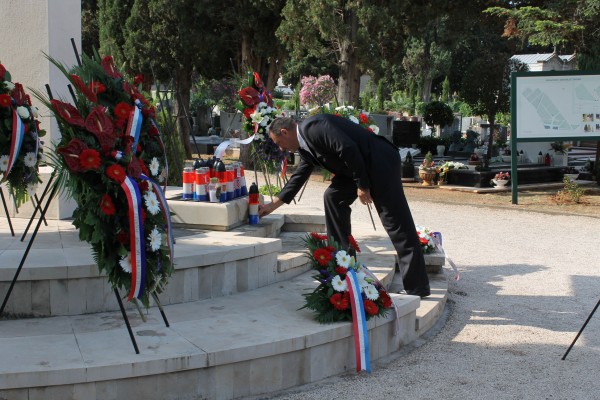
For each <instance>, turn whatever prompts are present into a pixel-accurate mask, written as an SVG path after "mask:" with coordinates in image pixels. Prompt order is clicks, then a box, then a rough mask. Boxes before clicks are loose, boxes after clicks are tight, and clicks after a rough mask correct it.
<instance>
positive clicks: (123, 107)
mask: <svg viewBox="0 0 600 400" xmlns="http://www.w3.org/2000/svg"><path fill="white" fill-rule="evenodd" d="M130 112H131V106H130V105H129V104H127V103H124V102H121V103H118V104H117V105H116V106H115V111H114V113H115V117H117V118H118V119H122V120H125V121H127V119H128V118H129V113H130Z"/></svg>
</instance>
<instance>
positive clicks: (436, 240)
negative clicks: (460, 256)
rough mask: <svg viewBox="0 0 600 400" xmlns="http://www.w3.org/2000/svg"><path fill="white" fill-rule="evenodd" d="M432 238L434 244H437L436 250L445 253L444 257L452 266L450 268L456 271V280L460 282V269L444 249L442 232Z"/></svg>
mask: <svg viewBox="0 0 600 400" xmlns="http://www.w3.org/2000/svg"><path fill="white" fill-rule="evenodd" d="M432 236H433V242H434V243H435V248H436V249H437V250H438V251H440V252H441V253H444V257H446V260H447V261H448V264H450V266H451V267H452V270H453V271H454V280H456V281H459V280H460V274H459V272H458V268H457V267H456V264H454V261H452V259H451V258H450V257H449V256H448V253H446V250H444V248H443V247H442V234H441V233H440V232H433V233H432Z"/></svg>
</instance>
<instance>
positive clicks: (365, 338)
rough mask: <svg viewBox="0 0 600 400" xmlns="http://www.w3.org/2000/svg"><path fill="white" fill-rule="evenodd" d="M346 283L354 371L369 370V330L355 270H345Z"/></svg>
mask: <svg viewBox="0 0 600 400" xmlns="http://www.w3.org/2000/svg"><path fill="white" fill-rule="evenodd" d="M346 283H347V284H348V292H349V294H350V304H351V306H352V330H353V331H354V350H355V352H356V371H357V372H360V371H367V372H371V361H370V360H369V358H370V354H369V331H368V330H367V318H366V316H365V307H364V302H363V298H362V296H361V294H360V285H359V283H358V278H357V277H356V272H354V270H353V269H352V268H348V271H347V272H346Z"/></svg>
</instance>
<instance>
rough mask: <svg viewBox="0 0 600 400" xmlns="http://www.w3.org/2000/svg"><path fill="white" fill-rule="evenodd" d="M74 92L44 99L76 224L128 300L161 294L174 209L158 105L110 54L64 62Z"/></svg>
mask: <svg viewBox="0 0 600 400" xmlns="http://www.w3.org/2000/svg"><path fill="white" fill-rule="evenodd" d="M48 58H49V60H50V61H51V62H52V63H53V64H54V65H55V66H56V67H57V68H58V69H59V70H60V71H61V72H62V73H63V74H64V75H65V77H66V78H67V79H68V80H69V82H70V84H71V85H70V86H72V88H70V91H71V94H72V96H71V97H72V99H71V101H67V100H65V99H53V98H47V97H45V96H44V95H42V94H41V93H36V96H37V97H38V98H40V100H42V101H44V102H45V104H46V106H47V107H48V108H49V109H50V111H51V112H52V114H53V115H54V117H55V118H56V122H57V124H58V127H59V129H60V132H61V135H62V137H61V139H60V141H59V142H58V143H56V144H55V154H54V155H53V156H52V157H50V159H51V161H50V163H51V165H52V166H53V167H54V168H55V171H56V174H57V178H56V180H55V182H56V185H58V186H59V187H60V189H61V190H66V191H67V192H68V194H70V195H71V196H72V197H73V198H74V200H75V201H76V202H77V208H76V210H75V211H74V213H73V224H74V225H75V226H76V227H77V228H78V229H79V238H80V239H81V240H83V241H86V242H88V243H90V244H91V246H92V250H93V257H94V260H95V262H96V264H97V265H98V268H99V269H100V271H103V272H105V273H106V274H108V279H109V281H110V282H111V283H112V285H113V287H114V288H119V289H125V290H128V292H129V295H128V300H132V299H134V298H137V299H140V300H141V301H142V303H143V304H144V305H145V306H146V307H147V306H149V299H150V296H151V295H153V294H155V293H160V292H161V291H162V290H163V288H164V286H165V285H166V283H167V281H168V278H169V276H170V275H171V273H172V272H173V253H172V249H173V239H172V232H171V228H170V211H169V207H168V205H167V202H166V200H165V199H164V196H163V188H161V187H160V186H159V185H160V184H161V183H162V184H164V185H165V186H166V176H167V173H168V170H167V159H166V154H165V148H164V145H163V142H162V140H161V136H160V133H159V130H158V128H157V125H156V122H155V120H154V113H155V111H154V108H153V107H152V106H151V105H150V103H149V102H148V100H147V99H146V98H145V96H144V95H143V94H142V93H141V92H140V89H138V85H140V86H141V83H142V79H143V78H142V77H141V75H138V76H137V77H136V78H135V79H134V81H133V82H132V81H131V80H129V79H127V78H126V77H125V76H124V75H123V74H122V73H121V72H120V71H119V70H117V69H116V68H115V66H114V63H113V59H112V57H111V56H105V57H100V55H99V54H98V53H95V54H94V56H93V57H88V56H87V55H85V54H84V55H83V57H82V62H81V65H79V66H75V67H73V68H71V69H67V67H65V66H64V65H62V64H61V63H59V62H58V61H56V60H54V59H52V58H51V57H48Z"/></svg>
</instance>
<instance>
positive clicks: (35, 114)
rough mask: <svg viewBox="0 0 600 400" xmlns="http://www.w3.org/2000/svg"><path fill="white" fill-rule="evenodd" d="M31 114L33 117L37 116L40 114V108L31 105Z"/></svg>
mask: <svg viewBox="0 0 600 400" xmlns="http://www.w3.org/2000/svg"><path fill="white" fill-rule="evenodd" d="M31 114H33V118H37V117H39V116H40V110H39V109H38V108H37V107H35V106H33V107H31Z"/></svg>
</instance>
